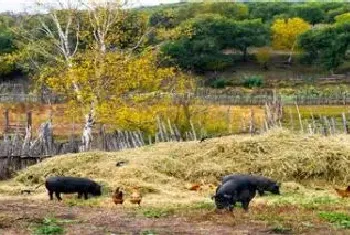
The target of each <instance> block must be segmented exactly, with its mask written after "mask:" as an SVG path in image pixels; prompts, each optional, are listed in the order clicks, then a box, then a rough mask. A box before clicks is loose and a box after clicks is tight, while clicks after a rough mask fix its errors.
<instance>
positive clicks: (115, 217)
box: [0, 200, 270, 235]
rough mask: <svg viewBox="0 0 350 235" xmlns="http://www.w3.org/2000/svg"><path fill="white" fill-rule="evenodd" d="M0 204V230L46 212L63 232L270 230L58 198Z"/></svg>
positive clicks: (19, 230) (21, 230)
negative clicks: (69, 202)
mask: <svg viewBox="0 0 350 235" xmlns="http://www.w3.org/2000/svg"><path fill="white" fill-rule="evenodd" d="M0 208H1V213H0V215H1V217H2V218H4V217H3V216H4V215H5V214H6V215H9V214H12V216H7V217H6V220H7V225H6V224H5V225H4V224H1V227H2V228H1V229H0V233H1V234H30V232H31V231H30V227H31V225H32V226H33V223H34V224H35V223H39V224H40V223H41V221H42V220H43V218H45V217H46V216H48V215H50V216H54V217H55V218H57V219H61V220H65V221H66V223H65V226H64V228H65V233H66V234H94V235H95V234H113V233H114V234H151V232H153V233H156V234H252V233H253V234H270V233H269V231H268V230H267V229H266V227H265V226H264V224H261V223H260V224H259V223H254V222H247V223H246V224H241V225H225V224H219V223H217V222H213V221H210V220H208V218H205V217H203V218H201V219H198V220H194V221H191V220H189V219H188V218H185V217H182V218H181V217H176V216H174V217H173V216H172V217H168V218H158V219H154V218H142V217H137V216H134V215H131V214H130V213H127V212H125V211H124V210H122V209H118V208H115V209H107V210H106V209H96V208H95V209H91V208H84V207H68V206H64V205H63V204H61V203H58V202H44V201H33V200H14V201H7V202H6V203H1V205H0ZM231 216H232V215H231ZM67 221H68V222H67ZM1 223H4V221H1ZM34 227H35V226H34Z"/></svg>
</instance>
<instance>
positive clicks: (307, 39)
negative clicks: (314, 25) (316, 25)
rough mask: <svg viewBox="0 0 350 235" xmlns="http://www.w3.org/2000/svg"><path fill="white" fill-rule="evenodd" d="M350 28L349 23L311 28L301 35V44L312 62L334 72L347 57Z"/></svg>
mask: <svg viewBox="0 0 350 235" xmlns="http://www.w3.org/2000/svg"><path fill="white" fill-rule="evenodd" d="M349 30H350V24H349V23H344V24H340V25H337V24H336V25H333V26H329V27H326V28H321V29H313V30H309V31H306V32H305V33H304V34H302V35H301V36H300V39H299V45H300V48H301V49H303V50H305V52H306V58H307V59H308V60H309V61H310V62H313V63H315V64H320V65H322V66H323V67H324V68H326V69H328V70H330V71H331V72H333V70H334V69H336V68H337V67H338V66H340V65H341V64H342V63H343V62H344V61H345V59H346V52H347V51H348V49H349V44H350V34H349V33H348V32H349Z"/></svg>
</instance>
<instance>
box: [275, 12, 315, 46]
mask: <svg viewBox="0 0 350 235" xmlns="http://www.w3.org/2000/svg"><path fill="white" fill-rule="evenodd" d="M310 28H311V26H310V24H308V23H307V22H305V21H304V20H303V19H301V18H298V17H296V18H290V19H287V20H284V19H277V20H275V22H274V23H273V25H272V26H271V31H272V46H273V48H274V49H286V50H292V49H293V48H294V47H295V43H296V40H297V38H298V36H299V35H300V34H302V33H303V32H305V31H307V30H309V29H310Z"/></svg>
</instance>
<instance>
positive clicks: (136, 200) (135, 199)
mask: <svg viewBox="0 0 350 235" xmlns="http://www.w3.org/2000/svg"><path fill="white" fill-rule="evenodd" d="M141 200H142V195H141V192H140V190H139V189H138V188H136V187H135V188H133V192H132V194H131V198H130V202H131V204H138V205H139V206H140V205H141Z"/></svg>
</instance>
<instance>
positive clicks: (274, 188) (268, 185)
mask: <svg viewBox="0 0 350 235" xmlns="http://www.w3.org/2000/svg"><path fill="white" fill-rule="evenodd" d="M230 180H248V181H249V182H250V183H251V184H253V185H255V186H256V187H257V190H258V192H259V195H260V196H263V195H264V194H265V191H269V192H271V193H272V194H277V195H280V190H279V185H278V184H277V181H275V180H272V179H270V178H267V177H264V176H259V175H245V174H233V175H227V176H225V177H223V178H222V183H223V184H224V183H226V182H227V181H230Z"/></svg>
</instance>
